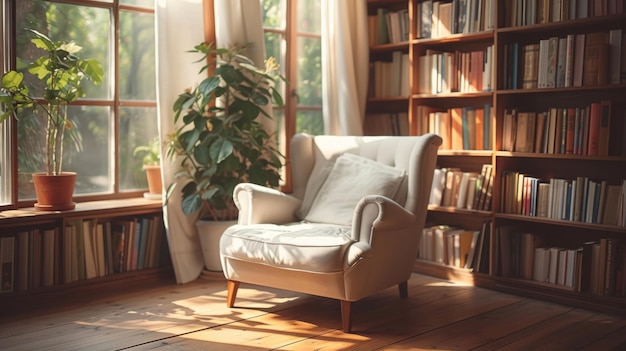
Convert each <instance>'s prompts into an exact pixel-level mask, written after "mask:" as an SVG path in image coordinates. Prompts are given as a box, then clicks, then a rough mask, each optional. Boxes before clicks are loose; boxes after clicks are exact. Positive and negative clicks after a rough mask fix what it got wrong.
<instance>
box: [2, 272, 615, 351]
mask: <svg viewBox="0 0 626 351" xmlns="http://www.w3.org/2000/svg"><path fill="white" fill-rule="evenodd" d="M120 290H121V289H120ZM225 297H226V282H225V281H223V280H206V279H199V280H197V281H195V282H193V283H190V284H185V285H175V284H160V285H159V286H145V287H144V288H143V289H141V290H136V289H135V290H127V291H120V292H119V294H118V295H116V296H111V294H102V296H98V294H90V296H82V297H80V298H76V297H73V298H72V304H64V303H48V304H47V306H48V307H46V308H43V307H36V308H31V309H24V310H23V311H22V313H4V314H2V315H0V350H5V351H7V350H48V351H49V350H63V351H67V350H107V351H110V350H133V351H137V350H435V349H436V350H496V349H497V350H552V351H554V350H579V349H580V350H626V320H625V319H624V318H620V317H616V316H613V315H609V314H600V313H596V312H590V311H586V310H581V309H576V308H572V307H567V306H561V305H557V304H551V303H547V302H542V301H537V300H531V299H527V298H522V297H517V296H512V295H507V294H502V293H498V292H494V291H491V290H486V289H481V288H475V287H470V286H463V285H460V284H454V283H450V282H446V281H443V280H439V279H435V278H431V277H426V276H421V275H417V274H416V275H414V276H413V277H412V279H411V280H410V282H409V297H408V298H407V299H401V298H399V295H398V291H397V289H395V288H391V289H387V290H385V291H382V292H381V293H379V294H376V295H374V296H371V297H369V298H367V299H364V300H361V301H358V302H356V303H355V304H354V306H353V331H354V332H353V333H352V334H345V333H343V332H342V331H341V321H340V311H339V309H340V307H339V302H338V301H334V300H329V299H324V298H319V297H313V296H306V295H301V294H297V293H292V292H288V291H280V290H273V289H267V288H260V287H256V286H252V285H246V284H242V285H241V287H240V289H239V293H238V296H237V297H238V299H237V301H236V308H233V309H228V308H226V306H225ZM33 307H34V306H33Z"/></svg>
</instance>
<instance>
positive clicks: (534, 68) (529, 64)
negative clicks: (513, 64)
mask: <svg viewBox="0 0 626 351" xmlns="http://www.w3.org/2000/svg"><path fill="white" fill-rule="evenodd" d="M522 51H523V55H524V66H523V67H524V70H523V72H524V73H523V75H522V77H523V78H522V88H523V89H534V88H537V85H538V79H539V44H527V45H524V46H523V48H522Z"/></svg>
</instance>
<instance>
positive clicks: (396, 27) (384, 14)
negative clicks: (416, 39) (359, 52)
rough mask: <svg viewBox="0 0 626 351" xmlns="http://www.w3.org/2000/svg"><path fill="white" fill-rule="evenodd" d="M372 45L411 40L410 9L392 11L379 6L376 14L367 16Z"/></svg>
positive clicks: (370, 43)
mask: <svg viewBox="0 0 626 351" xmlns="http://www.w3.org/2000/svg"><path fill="white" fill-rule="evenodd" d="M367 20H368V21H367V23H368V34H369V45H370V47H372V46H376V45H382V44H388V43H402V42H406V41H408V40H409V11H408V9H403V10H399V11H390V10H388V9H386V8H379V9H377V11H376V14H375V15H369V16H367Z"/></svg>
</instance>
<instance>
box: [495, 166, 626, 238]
mask: <svg viewBox="0 0 626 351" xmlns="http://www.w3.org/2000/svg"><path fill="white" fill-rule="evenodd" d="M501 185H502V201H501V204H500V206H501V209H500V210H501V212H503V213H512V214H520V215H525V216H534V217H544V218H551V219H558V220H567V221H575V222H585V223H596V224H606V225H617V226H626V223H625V220H624V219H625V217H624V204H625V201H626V180H624V181H622V183H621V184H609V183H607V181H605V180H592V179H589V178H588V177H576V178H575V179H563V178H551V179H549V180H546V179H540V178H537V177H534V176H531V175H528V174H524V173H520V172H515V171H504V172H503V173H502V183H501Z"/></svg>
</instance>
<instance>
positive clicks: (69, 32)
mask: <svg viewBox="0 0 626 351" xmlns="http://www.w3.org/2000/svg"><path fill="white" fill-rule="evenodd" d="M116 2H118V1H114V0H99V1H87V0H64V1H58V2H57V1H43V0H19V1H13V2H12V4H14V6H15V13H16V21H15V22H16V23H15V26H14V31H15V32H14V33H11V34H12V35H11V34H10V36H11V37H12V38H13V39H14V40H15V48H16V59H17V67H18V69H19V68H20V67H24V66H25V65H26V64H27V62H29V60H30V59H32V58H33V57H36V56H37V55H38V54H37V52H36V51H35V50H36V49H35V48H34V47H33V45H32V44H31V42H30V39H31V37H30V36H29V33H28V32H27V31H24V29H25V28H32V29H35V30H38V31H40V32H42V33H44V34H46V35H48V36H49V37H50V38H51V39H52V40H55V41H59V40H63V41H70V40H73V41H75V42H76V44H78V45H79V46H81V47H82V50H81V52H80V56H81V57H84V58H87V57H89V58H95V59H97V60H99V61H100V62H101V63H102V65H103V66H104V70H105V78H104V81H103V83H102V84H101V85H99V86H94V85H92V84H89V83H88V84H85V93H86V94H87V96H86V97H85V98H83V99H80V100H79V101H78V102H77V103H75V104H73V105H72V107H71V111H70V113H71V114H73V118H72V120H73V122H74V128H73V130H72V132H73V135H72V137H70V138H68V137H66V144H65V155H64V159H63V169H64V170H71V171H75V172H77V173H78V175H77V182H76V188H75V191H74V194H75V196H77V197H78V196H82V198H83V199H85V200H93V199H99V198H111V197H127V196H136V195H138V194H140V193H141V191H142V190H143V189H145V188H146V187H147V183H146V177H145V174H144V172H143V170H142V164H141V159H140V158H139V157H135V156H133V150H134V148H135V147H136V146H138V145H143V144H147V143H148V142H149V141H150V140H152V138H153V137H154V136H156V135H157V126H158V121H157V113H156V75H155V72H156V63H155V26H154V0H120V1H119V6H115V3H116ZM5 38H6V36H5ZM31 90H33V91H37V88H36V87H31ZM24 121H26V122H20V123H17V125H18V127H17V154H18V162H17V163H18V166H17V168H18V169H17V172H14V174H17V176H18V183H19V186H18V199H19V201H20V202H21V203H23V204H26V203H28V202H29V201H32V200H33V199H34V197H35V193H34V189H33V188H32V186H31V182H30V174H31V173H33V172H40V171H43V170H44V168H43V160H42V157H41V155H42V152H41V151H40V150H42V147H41V145H42V143H43V138H44V137H45V135H43V134H44V133H43V132H42V131H43V128H42V126H41V125H37V121H36V120H34V119H24ZM4 142H5V141H4V140H3V145H4Z"/></svg>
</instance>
